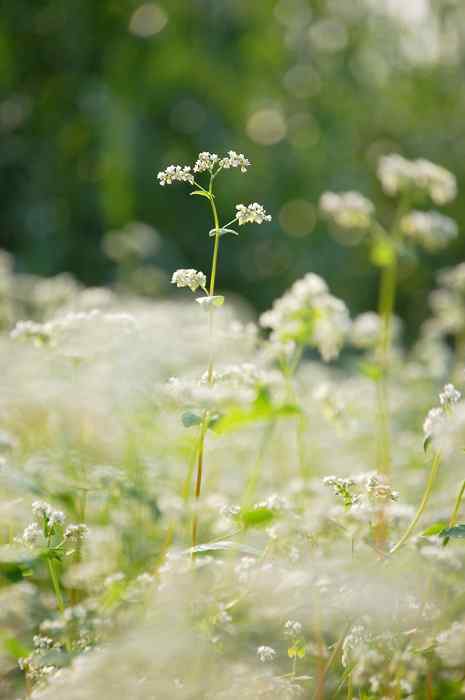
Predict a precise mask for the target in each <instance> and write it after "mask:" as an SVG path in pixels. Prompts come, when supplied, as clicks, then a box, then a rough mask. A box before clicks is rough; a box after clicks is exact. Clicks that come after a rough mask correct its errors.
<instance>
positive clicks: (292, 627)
mask: <svg viewBox="0 0 465 700" xmlns="http://www.w3.org/2000/svg"><path fill="white" fill-rule="evenodd" d="M301 633H302V625H301V624H300V622H296V621H295V620H288V621H287V622H286V624H285V625H284V634H285V635H286V637H298V636H299V634H301Z"/></svg>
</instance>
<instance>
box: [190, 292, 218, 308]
mask: <svg viewBox="0 0 465 700" xmlns="http://www.w3.org/2000/svg"><path fill="white" fill-rule="evenodd" d="M195 301H196V302H197V304H200V306H201V307H202V308H203V309H205V310H206V311H208V309H209V308H210V307H211V306H223V304H224V297H223V296H221V294H216V295H215V296H212V297H210V296H208V297H198V298H197V299H196V300H195Z"/></svg>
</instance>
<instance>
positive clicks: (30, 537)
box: [21, 523, 43, 545]
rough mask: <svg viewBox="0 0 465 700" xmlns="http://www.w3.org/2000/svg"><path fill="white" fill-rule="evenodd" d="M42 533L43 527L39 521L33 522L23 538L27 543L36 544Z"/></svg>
mask: <svg viewBox="0 0 465 700" xmlns="http://www.w3.org/2000/svg"><path fill="white" fill-rule="evenodd" d="M42 534H43V533H42V529H41V528H40V527H39V526H38V525H37V523H31V524H30V525H28V526H27V527H26V528H25V530H24V532H23V536H22V538H21V539H22V541H23V542H24V544H26V545H35V544H37V542H39V541H40V540H41V538H42Z"/></svg>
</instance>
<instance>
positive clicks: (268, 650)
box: [257, 646, 276, 663]
mask: <svg viewBox="0 0 465 700" xmlns="http://www.w3.org/2000/svg"><path fill="white" fill-rule="evenodd" d="M257 656H258V658H259V659H260V661H261V662H262V663H266V662H267V661H273V660H274V658H275V657H276V652H275V650H274V649H273V648H272V647H267V646H261V647H258V649H257Z"/></svg>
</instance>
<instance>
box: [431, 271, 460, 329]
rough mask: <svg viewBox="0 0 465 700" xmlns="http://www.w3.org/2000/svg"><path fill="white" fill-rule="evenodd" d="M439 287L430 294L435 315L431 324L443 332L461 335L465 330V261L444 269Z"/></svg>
mask: <svg viewBox="0 0 465 700" xmlns="http://www.w3.org/2000/svg"><path fill="white" fill-rule="evenodd" d="M438 281H439V283H440V285H441V286H440V287H439V289H435V290H433V291H432V292H431V294H430V304H431V307H432V310H433V314H434V317H433V319H432V321H430V325H431V324H432V325H433V328H434V329H436V330H437V331H438V332H440V333H442V334H451V335H456V336H461V335H462V333H463V332H464V331H465V263H460V264H459V265H457V266H456V267H453V268H449V269H446V270H442V271H441V272H440V273H439V275H438Z"/></svg>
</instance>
